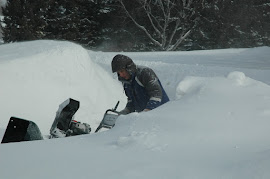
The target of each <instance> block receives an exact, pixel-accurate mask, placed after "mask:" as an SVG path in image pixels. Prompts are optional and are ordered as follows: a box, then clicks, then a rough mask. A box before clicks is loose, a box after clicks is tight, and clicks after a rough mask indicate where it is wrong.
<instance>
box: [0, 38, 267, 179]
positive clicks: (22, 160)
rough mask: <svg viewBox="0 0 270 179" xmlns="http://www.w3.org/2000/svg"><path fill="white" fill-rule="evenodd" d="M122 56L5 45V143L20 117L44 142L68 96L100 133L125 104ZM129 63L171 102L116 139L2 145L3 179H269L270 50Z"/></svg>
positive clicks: (72, 47)
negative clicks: (144, 71)
mask: <svg viewBox="0 0 270 179" xmlns="http://www.w3.org/2000/svg"><path fill="white" fill-rule="evenodd" d="M116 54H117V53H104V52H93V51H88V50H85V49H84V48H82V47H81V46H79V45H76V44H73V43H70V42H64V41H61V42H59V41H31V42H23V43H13V44H8V45H1V46H0V83H1V93H0V94H1V102H0V107H1V109H2V110H1V120H0V136H1V137H2V136H3V134H4V131H5V128H6V125H7V123H8V120H9V118H10V117H11V116H17V117H21V118H24V119H28V120H32V121H34V122H35V123H36V124H37V125H38V126H39V128H40V129H41V132H42V134H43V135H44V136H45V137H46V136H47V135H48V134H49V129H50V127H51V125H52V122H53V120H54V117H55V113H56V111H57V109H58V106H59V104H60V103H62V102H63V101H65V100H66V99H67V98H69V97H71V98H74V99H77V100H79V101H80V109H79V110H78V112H77V113H76V114H75V119H76V120H79V121H81V122H86V123H89V124H90V125H91V127H92V129H93V130H95V129H96V127H97V126H98V124H99V122H100V121H101V119H102V116H103V114H104V112H105V110H106V109H109V108H113V107H114V105H115V104H116V102H117V101H118V100H120V106H119V107H118V109H119V110H120V109H122V108H123V107H124V106H125V103H126V97H125V95H124V92H123V89H122V86H121V84H120V82H118V81H117V78H116V76H115V75H113V74H112V73H111V69H110V63H111V60H112V58H113V56H114V55H116ZM122 54H126V55H128V56H130V57H131V58H132V59H134V62H135V63H136V64H138V65H145V66H149V67H151V68H153V69H154V71H155V72H156V73H157V75H158V76H159V78H160V79H161V82H162V84H163V86H164V88H165V90H166V91H167V92H168V95H169V97H170V99H171V101H170V102H168V103H166V104H165V105H163V106H161V107H159V108H157V109H155V110H152V111H149V112H143V113H132V114H129V115H127V116H120V117H119V118H118V120H117V124H116V126H115V127H114V128H113V129H111V130H103V131H101V132H99V133H91V134H90V135H81V136H76V137H69V138H63V139H46V140H42V141H33V142H20V143H10V144H0V161H1V162H0V178H5V179H9V178H10V179H15V178H20V179H22V178H35V179H36V178H41V179H47V178H65V179H68V178H72V179H73V178H117V179H119V178H125V179H126V178H129V179H130V178H134V179H135V178H136V179H137V178H147V179H148V178H185V179H189V178H192V179H193V178H199V179H205V178H207V179H217V178H226V179H227V178H235V179H248V178H264V179H268V178H270V170H269V166H270V141H269V134H270V86H269V84H270V79H269V76H270V58H269V56H270V47H260V48H251V49H223V50H207V51H193V52H143V53H131V52H130V53H122Z"/></svg>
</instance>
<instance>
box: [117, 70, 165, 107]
mask: <svg viewBox="0 0 270 179" xmlns="http://www.w3.org/2000/svg"><path fill="white" fill-rule="evenodd" d="M131 69H132V70H131V71H130V74H131V79H130V80H129V81H127V80H125V79H122V78H121V77H118V79H119V80H120V81H121V82H122V83H123V86H124V90H125V93H126V96H127V97H128V102H127V105H126V108H125V109H128V111H129V112H135V111H136V112H141V111H143V110H144V109H154V108H156V107H158V106H160V105H162V104H164V103H166V102H168V101H169V98H168V96H167V94H166V92H165V90H164V89H163V87H162V85H161V83H160V81H159V79H158V77H157V75H156V74H155V72H154V71H153V70H152V69H151V68H148V67H144V66H133V68H131Z"/></svg>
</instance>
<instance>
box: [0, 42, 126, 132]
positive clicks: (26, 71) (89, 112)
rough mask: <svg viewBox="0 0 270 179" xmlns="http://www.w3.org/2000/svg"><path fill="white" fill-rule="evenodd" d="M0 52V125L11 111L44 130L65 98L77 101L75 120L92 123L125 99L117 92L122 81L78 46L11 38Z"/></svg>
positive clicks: (4, 123) (5, 122)
mask: <svg viewBox="0 0 270 179" xmlns="http://www.w3.org/2000/svg"><path fill="white" fill-rule="evenodd" d="M0 54H1V57H0V59H1V60H0V64H1V65H0V74H1V75H0V81H1V84H2V85H1V102H0V108H1V109H5V113H4V114H2V116H1V117H2V120H1V121H0V126H1V128H5V126H6V124H7V122H8V120H9V118H10V116H16V117H21V118H25V119H28V120H32V121H34V122H36V124H37V125H38V126H40V128H41V132H42V133H44V134H48V132H49V130H48V129H49V128H50V126H51V124H52V122H53V120H54V117H55V114H56V111H57V109H58V105H59V104H60V103H62V102H63V101H65V100H66V99H68V98H73V99H76V100H79V101H80V110H79V111H78V112H77V113H76V115H77V118H78V120H80V121H82V122H86V123H90V124H91V125H93V126H97V125H98V124H99V122H100V119H101V118H102V115H103V113H104V111H105V110H106V109H107V108H112V107H113V106H114V105H115V104H116V102H117V100H119V99H120V100H121V99H125V97H124V95H123V94H122V93H118V91H121V90H122V87H121V85H120V84H117V83H115V81H114V80H113V79H111V77H110V76H109V74H108V72H106V71H104V70H103V69H102V68H100V67H99V66H98V65H96V64H95V63H93V62H92V61H91V59H90V57H89V55H88V53H87V51H86V50H85V49H83V48H82V47H81V46H79V45H76V44H73V43H66V42H54V41H34V42H24V43H15V44H10V45H3V46H1V48H0ZM111 88H113V89H118V91H117V90H110V89H111ZM123 97H124V98H123Z"/></svg>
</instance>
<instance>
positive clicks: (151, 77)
mask: <svg viewBox="0 0 270 179" xmlns="http://www.w3.org/2000/svg"><path fill="white" fill-rule="evenodd" d="M140 81H141V83H142V84H143V86H144V87H145V89H146V91H147V94H148V95H149V97H150V99H149V101H148V103H147V105H146V108H145V109H146V110H152V109H154V108H156V107H158V106H160V105H161V99H162V88H161V86H160V83H159V79H158V77H157V76H156V74H155V72H154V71H153V70H152V69H150V68H145V69H143V70H142V73H141V76H140Z"/></svg>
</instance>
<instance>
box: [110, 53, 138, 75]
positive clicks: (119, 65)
mask: <svg viewBox="0 0 270 179" xmlns="http://www.w3.org/2000/svg"><path fill="white" fill-rule="evenodd" d="M111 66H112V72H113V73H114V72H117V71H119V70H122V69H125V70H127V72H128V73H129V74H130V75H132V74H133V73H135V72H136V65H135V63H134V62H133V61H132V59H131V58H129V57H128V56H125V55H121V54H118V55H116V56H114V57H113V60H112V64H111Z"/></svg>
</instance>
